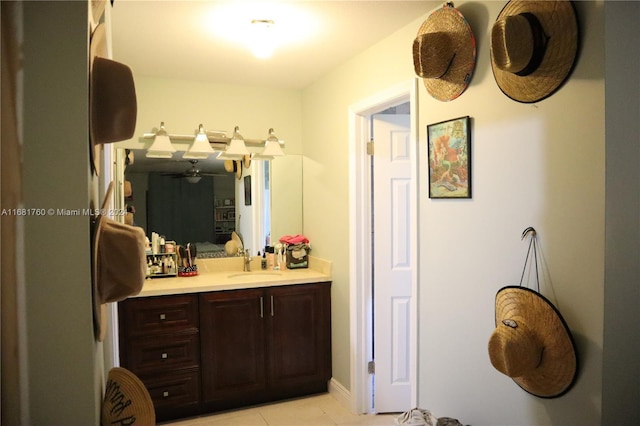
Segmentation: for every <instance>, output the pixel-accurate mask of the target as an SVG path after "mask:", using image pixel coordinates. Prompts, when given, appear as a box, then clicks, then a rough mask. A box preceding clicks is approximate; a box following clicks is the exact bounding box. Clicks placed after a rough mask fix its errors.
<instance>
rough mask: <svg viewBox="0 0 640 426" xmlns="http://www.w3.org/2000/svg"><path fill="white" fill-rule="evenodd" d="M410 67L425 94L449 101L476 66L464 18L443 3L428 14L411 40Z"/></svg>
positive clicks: (461, 88) (470, 38)
mask: <svg viewBox="0 0 640 426" xmlns="http://www.w3.org/2000/svg"><path fill="white" fill-rule="evenodd" d="M413 66H414V69H415V73H416V74H417V75H418V76H419V77H422V79H423V82H424V85H425V87H426V88H427V92H429V94H430V95H431V96H433V97H434V98H436V99H438V100H439V101H451V100H453V99H455V98H457V97H458V96H460V95H461V94H462V92H464V91H465V89H466V88H467V86H468V85H469V82H470V81H471V76H472V75H473V70H474V69H475V66H476V41H475V37H474V36H473V31H472V30H471V26H469V24H468V23H467V21H466V20H465V19H464V16H462V14H461V13H460V12H459V11H458V10H457V9H455V8H454V7H453V3H452V2H447V3H445V4H444V5H443V6H442V7H441V8H439V9H437V10H435V11H434V12H432V13H431V14H430V15H429V16H428V17H427V19H426V20H425V21H424V23H423V24H422V25H421V26H420V29H419V30H418V35H417V36H416V38H415V40H414V41H413Z"/></svg>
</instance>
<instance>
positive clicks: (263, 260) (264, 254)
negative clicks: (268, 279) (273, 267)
mask: <svg viewBox="0 0 640 426" xmlns="http://www.w3.org/2000/svg"><path fill="white" fill-rule="evenodd" d="M258 255H260V253H258ZM260 268H261V269H262V270H265V269H267V251H266V250H265V251H263V252H262V258H261V259H260Z"/></svg>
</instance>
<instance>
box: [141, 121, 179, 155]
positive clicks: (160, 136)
mask: <svg viewBox="0 0 640 426" xmlns="http://www.w3.org/2000/svg"><path fill="white" fill-rule="evenodd" d="M153 136H154V138H153V143H152V144H151V146H150V147H149V148H147V153H146V156H147V158H171V157H173V153H174V152H176V149H175V148H174V147H173V145H171V139H169V135H168V134H167V131H166V129H165V128H164V121H162V122H160V129H159V130H158V131H157V132H156V133H155V134H154V135H153Z"/></svg>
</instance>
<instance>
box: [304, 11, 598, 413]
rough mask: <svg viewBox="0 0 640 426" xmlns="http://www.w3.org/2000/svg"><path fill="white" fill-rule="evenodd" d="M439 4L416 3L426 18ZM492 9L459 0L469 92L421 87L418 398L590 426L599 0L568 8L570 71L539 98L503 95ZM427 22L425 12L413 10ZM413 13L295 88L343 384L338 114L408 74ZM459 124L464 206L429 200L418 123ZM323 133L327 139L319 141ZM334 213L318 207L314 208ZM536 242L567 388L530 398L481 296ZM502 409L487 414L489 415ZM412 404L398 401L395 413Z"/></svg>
mask: <svg viewBox="0 0 640 426" xmlns="http://www.w3.org/2000/svg"><path fill="white" fill-rule="evenodd" d="M439 4H440V3H437V2H433V3H429V4H427V5H426V7H425V13H426V12H427V11H428V10H430V9H431V8H432V7H436V6H438V5H439ZM503 5H504V3H503V2H483V3H479V2H459V3H458V2H457V3H456V7H458V9H459V10H460V11H461V12H462V13H463V14H464V15H465V17H466V18H467V19H468V21H469V22H470V24H471V26H472V28H473V30H474V33H475V36H476V40H477V47H478V52H477V53H478V62H477V67H476V71H475V74H474V76H473V79H472V83H471V85H470V87H469V88H468V89H467V91H466V92H465V93H464V94H463V95H462V96H461V97H460V98H458V99H456V100H454V101H452V102H448V103H442V102H439V101H436V100H434V99H432V98H431V97H430V96H429V95H428V93H427V92H426V90H425V89H424V87H421V88H420V92H419V117H418V123H419V131H420V133H419V152H420V158H419V161H420V176H419V178H420V182H419V191H420V193H419V204H420V206H419V209H420V212H419V216H420V219H419V225H420V235H419V242H420V261H419V263H420V267H421V270H420V282H419V292H420V294H419V313H418V314H419V387H418V392H419V405H420V406H421V407H422V408H427V409H430V410H432V411H433V412H434V413H435V414H436V415H438V416H452V417H457V418H459V419H460V420H461V421H463V422H464V423H472V424H510V425H512V424H536V425H540V424H552V423H553V424H568V423H571V424H599V423H600V412H601V402H600V400H601V380H602V334H603V292H604V282H603V276H604V173H605V169H604V146H605V144H604V142H605V139H604V138H605V134H604V48H603V37H604V28H603V10H602V8H603V5H602V2H576V7H577V11H578V16H579V21H580V25H581V32H582V42H581V52H580V56H579V58H578V61H577V65H576V68H575V70H574V72H573V74H572V76H571V78H570V80H569V81H568V82H567V84H565V85H564V86H563V87H562V88H561V89H560V90H559V91H558V92H557V93H556V94H554V95H553V96H552V97H551V98H548V99H547V100H544V101H541V102H539V103H537V104H532V105H527V104H521V103H517V102H514V101H512V100H510V99H508V98H507V97H506V96H505V95H503V94H502V92H501V91H500V90H499V88H498V87H497V85H496V84H495V81H494V79H493V75H492V72H491V68H490V64H489V40H488V34H489V31H490V28H491V24H492V23H493V22H494V21H495V18H496V16H497V15H498V13H499V11H500V9H501V8H502V6H503ZM425 17H426V15H425ZM423 20H424V17H422V18H421V19H418V20H416V21H415V22H414V23H412V24H410V25H409V26H407V27H405V28H403V29H402V30H400V31H399V32H398V33H396V34H394V35H393V36H392V37H390V38H388V39H386V40H384V41H383V42H381V43H379V44H377V45H375V46H374V47H372V48H370V49H369V50H367V51H365V52H364V53H362V54H361V55H359V56H357V57H355V58H353V59H352V60H350V61H349V62H348V63H346V64H344V65H343V66H342V67H339V68H338V69H336V70H334V71H332V72H331V73H329V74H327V75H326V76H325V77H324V78H322V79H321V80H320V81H318V82H316V83H315V84H313V85H312V86H311V87H309V88H307V89H306V90H305V91H304V96H303V105H304V115H303V132H304V155H305V163H304V188H305V193H306V194H313V196H307V197H305V199H304V220H305V229H304V230H305V234H306V235H307V236H308V237H309V238H310V239H311V241H312V242H313V244H314V246H313V247H314V254H315V255H317V256H320V257H325V258H328V259H331V260H333V261H334V264H333V274H334V285H333V288H332V306H333V316H332V319H333V341H332V343H333V348H334V349H333V352H334V353H333V375H334V378H335V379H336V380H338V381H339V382H340V383H341V384H342V385H344V386H345V387H347V388H348V387H349V377H350V373H351V372H350V367H349V362H350V356H351V353H350V350H349V345H350V336H349V332H348V323H349V286H350V285H353V284H354V283H349V280H348V277H349V264H348V246H347V235H348V233H349V229H348V218H349V215H348V214H349V212H348V207H347V206H348V196H349V193H348V185H347V182H348V155H349V152H348V127H347V108H348V106H349V105H350V104H353V103H355V102H357V101H359V100H361V99H363V98H367V97H369V96H371V95H372V94H375V93H376V92H379V91H382V90H383V89H385V88H387V87H390V86H392V85H393V84H394V83H397V82H400V81H404V80H406V79H407V78H411V77H412V76H413V65H412V58H411V53H410V52H411V44H412V41H413V38H414V37H415V34H416V32H417V29H418V27H419V25H420V23H421V22H422V21H423ZM465 115H469V116H471V117H472V154H471V155H472V185H473V198H472V199H470V200H451V201H449V200H430V199H429V198H428V195H427V194H428V192H427V170H426V161H427V158H426V156H427V151H426V125H427V124H430V123H435V122H438V121H441V120H444V119H448V118H455V117H460V116H465ZM326 129H331V137H330V138H327V137H326ZM328 205H331V206H332V208H331V209H327V208H326V207H325V206H328ZM528 226H533V227H534V228H536V229H537V231H538V233H539V242H540V248H541V250H542V253H543V255H544V260H545V266H546V269H545V272H546V273H548V274H549V275H550V280H547V281H544V282H543V287H542V293H543V294H544V295H546V296H547V297H548V298H550V299H551V300H552V301H553V302H554V303H556V306H557V307H558V308H559V309H560V310H561V312H562V314H563V316H564V318H565V320H566V321H567V323H568V324H569V326H570V328H571V329H572V331H573V335H574V338H575V340H576V343H577V347H578V355H579V361H580V367H579V377H578V380H577V383H576V384H575V387H574V388H573V389H572V390H571V391H570V392H569V393H568V394H566V395H565V396H563V397H561V398H557V399H552V400H542V399H539V398H536V397H533V396H531V395H529V394H527V393H525V392H523V391H522V390H521V389H520V388H519V387H517V385H515V383H513V381H512V380H511V379H509V378H507V377H506V376H503V375H501V374H500V373H499V372H497V371H496V370H495V369H493V367H492V366H491V364H490V362H489V358H488V354H487V342H488V338H489V336H490V335H491V333H492V331H493V328H494V320H493V315H494V305H493V302H494V297H495V294H496V292H497V291H498V290H499V289H500V288H501V287H502V286H505V285H510V284H517V283H518V281H519V279H520V274H521V272H522V265H523V262H524V257H525V254H526V248H527V247H526V242H523V241H521V240H520V234H521V233H522V231H523V230H524V229H525V228H526V227H528ZM497 401H499V405H500V409H494V408H492V407H495V406H496V402H497ZM407 408H411V407H407Z"/></svg>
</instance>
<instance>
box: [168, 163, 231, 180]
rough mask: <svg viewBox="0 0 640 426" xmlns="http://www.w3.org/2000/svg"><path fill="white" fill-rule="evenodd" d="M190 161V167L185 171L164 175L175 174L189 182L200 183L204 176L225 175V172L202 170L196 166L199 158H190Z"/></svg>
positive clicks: (175, 176)
mask: <svg viewBox="0 0 640 426" xmlns="http://www.w3.org/2000/svg"><path fill="white" fill-rule="evenodd" d="M189 162H190V163H191V168H190V169H187V170H185V171H184V172H177V173H163V175H164V176H173V177H174V178H185V179H186V180H187V182H189V183H198V182H199V181H200V179H202V177H203V176H225V174H224V173H208V172H201V171H200V169H198V168H197V167H196V164H198V160H189Z"/></svg>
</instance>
